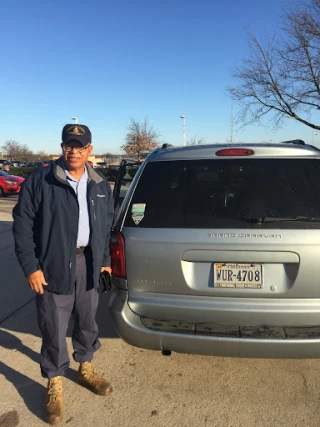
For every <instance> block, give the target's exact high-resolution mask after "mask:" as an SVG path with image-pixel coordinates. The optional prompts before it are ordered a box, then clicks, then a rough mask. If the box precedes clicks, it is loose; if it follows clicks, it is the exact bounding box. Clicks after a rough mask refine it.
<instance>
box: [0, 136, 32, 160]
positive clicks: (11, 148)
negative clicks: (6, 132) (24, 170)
mask: <svg viewBox="0 0 320 427" xmlns="http://www.w3.org/2000/svg"><path fill="white" fill-rule="evenodd" d="M1 149H2V150H3V151H4V153H5V155H6V157H7V159H8V160H22V161H25V162H28V161H32V160H34V154H33V152H32V151H31V150H30V148H29V147H28V146H27V145H26V144H20V142H18V141H15V140H13V139H9V140H7V141H6V142H5V143H4V144H3V145H2V147H1Z"/></svg>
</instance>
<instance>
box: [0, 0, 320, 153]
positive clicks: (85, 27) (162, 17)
mask: <svg viewBox="0 0 320 427" xmlns="http://www.w3.org/2000/svg"><path fill="white" fill-rule="evenodd" d="M290 3H291V2H290V1H289V0H269V1H268V2H265V1H262V0H242V1H240V0H224V1H216V0H210V1H209V0H207V1H205V0H198V1H196V0H185V1H182V0H170V1H167V0H162V1H159V0H149V1H146V0H144V1H141V0H136V1H123V0H91V1H90V2H89V1H87V0H82V1H81V0H78V1H74V0H69V1H67V2H65V1H62V0H50V1H48V0H41V1H40V0H29V1H25V0H1V3H0V24H1V25H0V41H1V43H0V55H1V59H2V60H1V69H0V99H1V103H0V146H1V145H2V144H3V143H4V141H6V140H7V139H15V140H17V141H19V142H21V143H23V144H27V145H29V147H30V148H31V149H32V150H33V151H35V152H36V151H39V150H45V151H47V152H50V153H57V152H59V144H60V141H61V129H62V127H63V125H64V124H66V123H70V122H72V120H71V117H72V116H77V117H78V118H79V123H84V124H86V125H88V126H89V127H90V129H91V131H92V134H93V145H94V154H102V153H105V152H107V151H108V152H113V153H120V152H121V151H120V146H121V145H122V144H123V142H124V137H125V134H126V131H127V126H128V124H129V121H130V117H133V118H134V119H136V120H143V119H144V118H145V117H146V116H147V117H148V119H149V123H150V124H151V125H152V126H153V127H154V128H155V129H156V130H157V131H158V132H159V133H160V134H161V141H162V142H168V143H171V144H174V145H181V143H182V120H181V119H180V115H184V116H186V131H187V139H189V138H192V137H195V136H196V137H198V138H204V139H205V140H206V142H217V141H220V142H226V141H227V140H228V139H229V138H230V123H231V100H230V98H229V97H228V95H227V87H228V86H232V84H233V83H234V82H233V80H232V77H231V73H230V69H231V68H232V67H234V66H236V65H237V64H238V61H239V60H240V59H241V58H243V57H244V55H246V52H247V49H248V48H247V42H246V40H247V39H246V28H247V27H250V30H251V31H252V32H253V33H254V34H255V35H257V36H258V37H260V36H263V35H264V34H270V33H272V32H273V31H275V30H276V28H277V26H278V24H279V16H280V14H281V9H282V8H283V7H286V5H288V4H290ZM234 108H235V114H236V112H237V108H238V107H237V105H235V107H234ZM238 128H239V125H235V132H234V140H235V141H240V140H241V141H245V142H255V141H258V142H260V141H270V140H272V141H281V140H285V139H293V138H302V139H305V141H306V142H311V138H312V131H311V129H310V128H308V127H306V126H303V125H299V124H298V123H295V121H294V120H288V124H287V125H286V126H285V127H284V128H283V129H281V130H279V131H277V132H276V133H274V132H273V131H271V130H270V129H269V130H268V129H266V128H264V127H260V126H248V127H246V128H245V129H238ZM318 138H319V144H318V143H317V139H318ZM314 142H315V144H316V145H319V146H320V135H315V136H314Z"/></svg>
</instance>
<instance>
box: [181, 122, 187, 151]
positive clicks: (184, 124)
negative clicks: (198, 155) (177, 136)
mask: <svg viewBox="0 0 320 427" xmlns="http://www.w3.org/2000/svg"><path fill="white" fill-rule="evenodd" d="M180 119H182V126H183V145H187V137H186V116H180Z"/></svg>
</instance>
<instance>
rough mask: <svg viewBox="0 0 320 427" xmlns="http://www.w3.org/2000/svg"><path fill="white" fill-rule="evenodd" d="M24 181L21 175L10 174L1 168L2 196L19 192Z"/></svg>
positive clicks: (0, 191)
mask: <svg viewBox="0 0 320 427" xmlns="http://www.w3.org/2000/svg"><path fill="white" fill-rule="evenodd" d="M23 181H24V178H21V176H15V175H10V174H8V173H7V172H5V171H2V170H0V197H3V196H5V195H8V194H17V193H19V191H20V188H21V187H20V186H21V184H22V183H23Z"/></svg>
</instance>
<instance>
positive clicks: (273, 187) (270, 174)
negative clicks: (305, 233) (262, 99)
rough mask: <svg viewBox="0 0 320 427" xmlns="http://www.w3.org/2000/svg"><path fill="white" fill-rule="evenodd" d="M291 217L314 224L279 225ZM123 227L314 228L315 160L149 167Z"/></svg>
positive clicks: (318, 169)
mask: <svg viewBox="0 0 320 427" xmlns="http://www.w3.org/2000/svg"><path fill="white" fill-rule="evenodd" d="M297 217H304V218H311V217H312V218H318V219H319V222H317V221H316V220H314V221H312V222H310V221H309V222H308V221H305V220H301V221H299V220H298V221H294V222H290V221H284V222H282V221H281V218H283V219H285V218H289V219H290V218H297ZM273 218H274V219H275V221H274V222H273ZM265 219H266V221H264V220H265ZM279 219H280V220H279ZM125 226H127V227H148V228H149V227H150V228H172V227H174V228H263V229H265V228H291V229H295V228H304V229H310V228H317V229H319V228H320V161H319V160H316V159H301V158H299V159H252V158H250V159H209V160H186V161H183V160H181V161H159V162H150V163H148V164H147V165H146V167H145V168H144V170H143V172H142V174H141V177H140V179H139V181H138V184H137V187H136V189H135V192H134V195H133V198H132V201H131V204H130V206H129V209H128V212H127V215H126V219H125Z"/></svg>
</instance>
